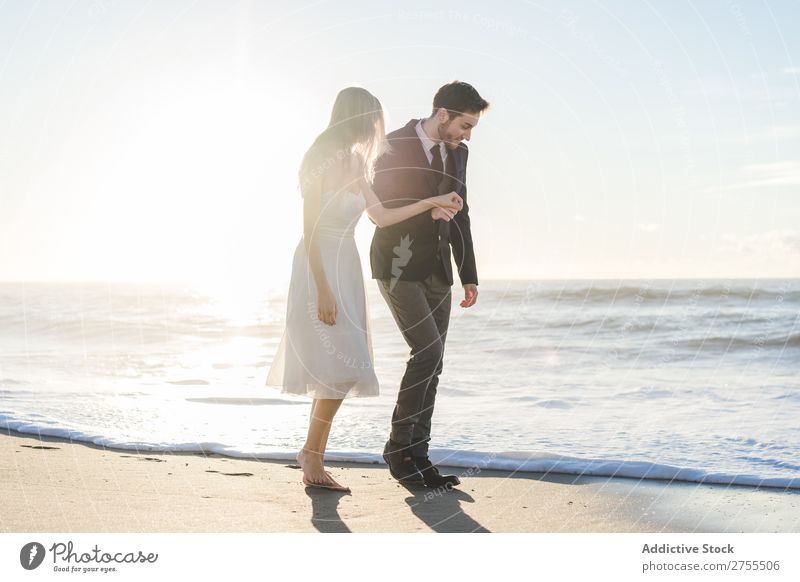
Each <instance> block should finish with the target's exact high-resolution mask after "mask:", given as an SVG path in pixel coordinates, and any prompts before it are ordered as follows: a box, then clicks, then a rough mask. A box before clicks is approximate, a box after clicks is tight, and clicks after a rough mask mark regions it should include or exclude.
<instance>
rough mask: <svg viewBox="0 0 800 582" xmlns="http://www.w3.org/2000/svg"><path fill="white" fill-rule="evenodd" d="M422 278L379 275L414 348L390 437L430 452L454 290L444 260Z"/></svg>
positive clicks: (421, 452)
mask: <svg viewBox="0 0 800 582" xmlns="http://www.w3.org/2000/svg"><path fill="white" fill-rule="evenodd" d="M436 262H437V264H436V267H435V268H434V270H433V273H432V274H431V275H429V276H428V277H427V278H426V279H424V280H422V281H404V280H389V279H379V280H378V287H379V289H380V292H381V295H383V298H384V299H385V300H386V303H387V304H388V306H389V310H390V311H391V313H392V316H393V317H394V320H395V323H397V326H398V327H399V328H400V331H401V333H402V334H403V338H404V339H405V341H406V343H407V344H408V347H409V348H410V349H411V357H410V359H409V360H408V361H407V362H406V371H405V374H404V375H403V379H402V380H401V382H400V390H399V392H398V394H397V404H396V405H395V408H394V412H393V413H392V430H391V437H390V438H391V439H392V440H393V441H395V442H396V443H398V444H399V445H402V447H403V448H404V449H405V448H406V447H408V448H409V450H410V451H411V454H412V455H413V456H427V454H428V442H429V441H430V440H431V418H432V416H433V407H434V404H435V402H436V388H437V386H438V385H439V374H441V373H442V361H443V357H444V344H445V340H446V338H447V327H448V325H449V323H450V305H451V291H450V284H449V283H448V282H447V278H446V276H445V275H444V269H443V267H442V266H441V261H440V260H438V259H437V261H436Z"/></svg>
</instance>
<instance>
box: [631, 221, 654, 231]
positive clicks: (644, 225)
mask: <svg viewBox="0 0 800 582" xmlns="http://www.w3.org/2000/svg"><path fill="white" fill-rule="evenodd" d="M636 228H638V229H639V230H641V231H643V232H655V231H657V230H658V228H659V225H657V224H655V223H653V222H648V223H642V224H637V225H636Z"/></svg>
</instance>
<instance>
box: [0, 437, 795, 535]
mask: <svg viewBox="0 0 800 582" xmlns="http://www.w3.org/2000/svg"><path fill="white" fill-rule="evenodd" d="M326 466H327V468H328V469H329V470H330V471H331V473H332V474H333V475H334V477H335V478H336V479H337V480H339V481H340V482H341V483H344V484H347V485H349V486H350V488H351V490H352V492H351V493H350V494H342V493H337V492H333V491H325V490H319V489H306V488H305V487H304V486H303V485H302V483H301V482H300V478H301V472H300V470H299V468H296V466H295V465H293V464H291V463H288V462H285V461H263V460H257V459H233V458H228V457H224V456H221V455H216V454H209V455H204V454H198V453H158V454H154V453H150V452H147V453H137V452H135V451H124V450H117V449H109V448H106V447H101V446H96V445H87V444H83V443H77V442H71V441H69V440H66V439H59V438H53V437H39V436H36V435H26V434H21V433H18V432H15V431H8V430H3V432H2V434H0V481H1V482H2V484H1V486H2V491H3V495H2V498H0V499H2V501H0V531H2V532H4V533H9V532H314V531H322V532H431V531H437V532H800V493H798V492H792V491H783V490H776V489H770V488H763V489H757V488H752V487H728V486H720V485H701V484H691V483H669V482H667V481H658V480H638V479H626V478H608V477H578V476H575V475H564V474H552V473H551V474H536V473H516V474H514V473H511V472H508V471H489V470H480V471H479V472H477V473H474V474H473V475H472V476H463V477H462V479H461V480H462V484H461V485H460V486H459V487H458V488H457V489H455V490H453V491H450V492H447V491H435V490H431V489H426V488H423V487H405V486H401V485H400V484H398V483H397V482H396V481H395V480H394V479H392V478H391V477H390V475H389V472H388V469H387V468H386V466H385V465H377V464H376V465H363V464H355V463H327V464H326ZM443 470H444V469H443ZM449 472H452V473H456V474H462V473H463V472H464V469H457V468H450V469H449Z"/></svg>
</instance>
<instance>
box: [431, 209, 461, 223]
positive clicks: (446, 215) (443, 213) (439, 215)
mask: <svg viewBox="0 0 800 582" xmlns="http://www.w3.org/2000/svg"><path fill="white" fill-rule="evenodd" d="M455 215H456V213H455V211H454V210H450V209H449V208H442V207H441V206H437V207H436V208H434V209H433V210H431V218H433V219H434V220H444V221H445V222H450V219H451V218H453V217H454V216H455Z"/></svg>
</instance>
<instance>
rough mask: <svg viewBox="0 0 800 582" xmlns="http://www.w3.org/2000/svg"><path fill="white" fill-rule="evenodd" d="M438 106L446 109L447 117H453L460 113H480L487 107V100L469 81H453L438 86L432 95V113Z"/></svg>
mask: <svg viewBox="0 0 800 582" xmlns="http://www.w3.org/2000/svg"><path fill="white" fill-rule="evenodd" d="M440 107H444V108H445V109H447V114H448V117H449V118H450V119H453V118H454V117H458V116H459V115H461V114H462V113H480V112H481V111H483V110H485V109H486V108H488V107H489V102H488V101H487V100H486V99H484V98H483V97H481V96H480V95H479V94H478V92H477V91H476V90H475V87H473V86H472V85H470V84H469V83H464V82H463V81H453V82H452V83H448V84H447V85H443V86H442V87H440V88H439V90H438V91H437V92H436V95H435V96H434V97H433V113H434V114H435V113H436V111H437V110H438V109H439V108H440Z"/></svg>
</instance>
